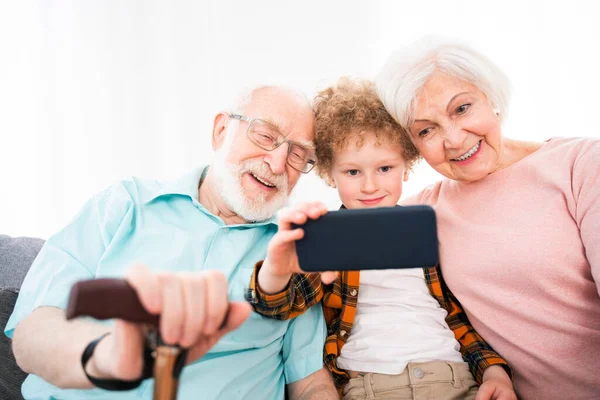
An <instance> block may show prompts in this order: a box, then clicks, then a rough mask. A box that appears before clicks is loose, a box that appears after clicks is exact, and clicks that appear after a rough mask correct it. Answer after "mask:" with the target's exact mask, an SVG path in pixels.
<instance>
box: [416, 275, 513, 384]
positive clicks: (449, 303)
mask: <svg viewBox="0 0 600 400" xmlns="http://www.w3.org/2000/svg"><path fill="white" fill-rule="evenodd" d="M427 274H428V275H429V277H428V279H429V280H430V282H431V283H430V287H431V289H432V291H433V295H434V296H435V297H436V298H437V299H438V301H439V302H440V304H441V305H442V306H444V308H445V309H446V311H447V312H448V316H446V322H447V323H448V326H449V327H450V329H452V331H453V332H454V336H455V337H456V340H458V342H459V343H460V352H461V354H462V356H463V358H464V360H465V361H466V362H467V363H468V364H469V369H470V370H471V373H472V374H473V376H474V377H475V380H476V381H477V383H479V384H480V385H481V384H482V382H484V374H485V372H486V370H487V369H488V368H489V367H491V366H494V365H496V366H499V367H502V368H503V369H504V371H505V372H506V375H507V376H508V377H509V378H510V379H511V380H512V370H511V368H510V367H509V366H508V363H507V362H506V360H504V359H503V358H502V357H501V356H500V355H499V354H498V353H497V352H496V351H495V350H494V349H493V348H492V346H490V345H489V344H488V343H487V342H486V341H485V340H484V339H483V338H482V337H481V336H479V334H478V333H477V331H476V330H475V328H473V326H472V325H471V323H470V322H469V319H468V317H467V314H466V313H465V311H464V310H463V308H462V306H461V305H460V303H459V301H458V299H457V298H456V297H455V296H454V294H453V293H452V292H451V291H450V289H449V288H448V286H446V283H445V282H444V279H443V277H442V274H441V270H440V268H439V266H436V267H432V268H429V269H428V271H427ZM495 369H496V368H494V370H495ZM490 372H491V371H490ZM488 375H490V374H488Z"/></svg>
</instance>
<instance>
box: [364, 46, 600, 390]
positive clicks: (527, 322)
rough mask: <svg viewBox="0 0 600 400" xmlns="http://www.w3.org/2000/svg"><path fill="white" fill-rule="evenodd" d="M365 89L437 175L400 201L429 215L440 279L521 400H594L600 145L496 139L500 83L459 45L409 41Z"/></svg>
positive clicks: (504, 88)
mask: <svg viewBox="0 0 600 400" xmlns="http://www.w3.org/2000/svg"><path fill="white" fill-rule="evenodd" d="M376 83H377V91H378V94H379V97H380V98H381V100H382V101H383V103H384V105H385V107H386V109H387V110H388V111H389V112H390V114H391V115H392V116H393V117H394V119H395V120H396V121H398V123H399V124H400V125H401V126H402V127H404V128H405V129H406V131H407V134H408V136H409V139H410V141H411V142H412V143H413V144H414V146H415V147H416V149H417V150H418V151H419V153H420V154H421V156H422V157H423V159H424V160H425V161H426V162H427V163H428V164H429V165H430V166H431V167H433V168H434V169H435V170H436V171H438V172H439V173H441V174H442V175H444V176H445V179H443V180H442V181H441V182H438V183H436V184H434V185H433V186H431V187H429V188H427V189H425V190H424V191H422V192H421V193H420V194H418V195H417V196H415V197H413V198H411V199H409V200H408V201H407V203H409V204H410V203H427V204H430V205H432V206H434V208H435V209H436V212H437V217H438V230H439V239H440V259H441V267H442V272H443V274H444V278H445V281H446V283H447V285H448V287H449V288H450V290H451V291H452V292H453V293H454V294H455V295H456V297H457V298H458V299H459V301H460V302H461V303H462V305H463V307H464V309H465V310H466V313H467V315H468V317H469V320H470V321H471V323H472V325H473V326H474V327H475V329H477V331H478V332H479V333H480V334H481V336H483V337H484V338H485V339H486V341H487V342H489V343H490V344H491V345H492V346H493V347H494V349H495V350H496V351H498V353H500V354H501V355H502V356H503V357H504V358H505V359H506V360H507V361H508V363H509V364H510V365H511V366H512V367H513V370H514V385H515V389H516V392H517V394H518V395H519V398H521V399H544V400H550V399H556V400H565V399H569V400H574V399H599V398H600V296H599V294H598V293H599V290H600V140H597V139H590V138H560V137H552V138H549V139H547V140H546V141H544V142H541V143H540V142H525V141H521V140H515V139H509V138H507V137H505V136H504V135H503V132H502V121H503V119H504V117H505V115H506V110H507V106H508V98H509V89H508V87H509V85H508V81H507V79H506V77H505V75H504V74H503V73H502V72H501V71H500V70H499V69H498V68H497V67H496V66H495V65H494V64H492V63H491V62H490V61H489V60H488V59H487V58H485V57H483V56H482V55H480V54H478V53H476V52H475V51H473V50H471V49H469V48H467V47H464V46H462V45H459V44H452V43H442V42H437V43H433V42H432V41H431V40H429V41H420V42H417V43H415V44H414V45H413V46H411V47H410V48H407V49H405V50H401V51H399V52H397V53H395V54H393V55H392V57H390V59H389V60H388V61H387V63H386V64H385V66H384V67H383V69H382V71H381V72H380V73H379V75H378V77H377V79H376ZM517 134H518V133H517Z"/></svg>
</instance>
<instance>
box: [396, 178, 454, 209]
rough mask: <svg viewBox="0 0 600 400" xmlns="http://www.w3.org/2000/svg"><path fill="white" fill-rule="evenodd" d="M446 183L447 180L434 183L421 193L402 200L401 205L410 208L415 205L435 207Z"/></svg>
mask: <svg viewBox="0 0 600 400" xmlns="http://www.w3.org/2000/svg"><path fill="white" fill-rule="evenodd" d="M444 182H445V179H444V180H441V181H438V182H435V183H432V184H430V185H429V186H427V187H425V188H424V189H422V190H421V191H419V192H417V193H415V194H412V195H409V196H408V197H406V198H405V199H402V201H401V202H400V204H401V205H403V206H410V205H415V204H429V205H433V204H435V203H436V202H437V199H438V197H439V194H440V189H441V188H442V185H443V184H444Z"/></svg>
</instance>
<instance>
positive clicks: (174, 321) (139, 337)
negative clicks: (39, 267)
mask: <svg viewBox="0 0 600 400" xmlns="http://www.w3.org/2000/svg"><path fill="white" fill-rule="evenodd" d="M126 279H127V281H128V282H129V283H130V284H131V286H133V288H134V289H135V290H136V292H137V295H138V297H139V298H140V301H141V303H142V305H143V306H144V308H145V309H146V310H147V311H148V312H150V313H152V314H158V315H160V327H159V331H160V334H161V337H162V339H163V341H164V342H165V343H167V344H170V345H180V346H181V347H184V348H188V349H189V352H188V356H187V362H188V363H189V362H192V361H194V360H196V359H198V358H200V357H202V356H203V355H204V354H206V352H207V351H208V350H209V349H210V348H211V347H212V346H214V345H215V344H216V343H217V341H218V340H219V339H220V338H221V337H222V336H223V335H225V334H226V333H228V332H230V331H232V330H234V329H236V328H237V327H239V326H240V325H241V324H242V323H243V322H244V321H245V320H246V318H247V317H248V316H249V315H250V305H249V304H247V303H246V302H234V303H229V300H228V294H227V279H226V278H225V276H224V275H223V274H222V273H221V272H217V271H204V272H198V273H195V272H183V273H168V272H159V273H153V272H152V271H150V270H149V269H148V268H146V267H143V266H135V267H133V268H131V269H129V270H128V272H127V276H126ZM228 309H229V312H227V310H228ZM225 318H227V320H226V321H225ZM221 325H223V327H222V328H220V327H221ZM144 333H145V330H144V327H143V326H140V325H137V324H133V323H129V322H126V321H121V320H116V321H115V324H114V327H113V329H112V334H111V335H108V336H107V337H106V338H104V339H102V340H101V341H100V343H98V346H97V347H96V350H95V351H94V355H93V357H92V358H91V359H90V361H89V362H88V365H87V372H88V374H90V375H91V376H93V377H95V378H100V379H121V380H135V379H138V378H139V377H140V376H141V374H142V368H143V360H142V350H143V345H144Z"/></svg>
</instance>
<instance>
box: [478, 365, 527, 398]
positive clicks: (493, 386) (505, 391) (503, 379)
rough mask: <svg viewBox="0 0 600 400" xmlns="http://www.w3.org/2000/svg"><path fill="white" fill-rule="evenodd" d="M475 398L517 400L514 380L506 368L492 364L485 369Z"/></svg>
mask: <svg viewBox="0 0 600 400" xmlns="http://www.w3.org/2000/svg"><path fill="white" fill-rule="evenodd" d="M475 400H517V395H516V393H515V391H514V389H513V385H512V381H511V380H510V377H509V376H508V374H507V373H506V371H505V370H504V368H502V367H501V366H499V365H492V366H491V367H489V368H487V369H486V370H485V372H484V373H483V383H482V384H481V386H480V387H479V390H478V391H477V396H475Z"/></svg>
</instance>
